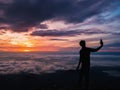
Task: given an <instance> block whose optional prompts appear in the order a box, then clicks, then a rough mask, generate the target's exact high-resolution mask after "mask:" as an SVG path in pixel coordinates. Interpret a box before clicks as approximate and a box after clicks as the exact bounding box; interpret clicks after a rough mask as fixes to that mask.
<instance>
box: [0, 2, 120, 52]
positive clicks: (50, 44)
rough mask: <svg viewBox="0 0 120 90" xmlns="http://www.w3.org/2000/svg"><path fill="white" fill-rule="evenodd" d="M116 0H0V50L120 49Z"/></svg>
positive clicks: (119, 4)
mask: <svg viewBox="0 0 120 90" xmlns="http://www.w3.org/2000/svg"><path fill="white" fill-rule="evenodd" d="M119 37H120V0H0V51H15V52H16V51H23V52H28V51H62V52H73V51H78V50H79V49H80V47H79V44H78V43H79V41H80V40H86V41H87V46H88V47H97V46H99V39H103V41H104V47H103V48H102V50H101V51H108V52H111V51H112V52H113V51H115V52H120V38H119Z"/></svg>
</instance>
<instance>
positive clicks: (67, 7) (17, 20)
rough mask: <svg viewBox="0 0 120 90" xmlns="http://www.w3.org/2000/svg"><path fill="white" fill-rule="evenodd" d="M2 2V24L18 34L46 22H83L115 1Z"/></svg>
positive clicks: (13, 0)
mask: <svg viewBox="0 0 120 90" xmlns="http://www.w3.org/2000/svg"><path fill="white" fill-rule="evenodd" d="M1 1H2V2H0V9H2V10H3V12H4V13H3V16H4V17H1V18H0V23H5V24H8V25H10V26H11V27H10V28H11V29H13V30H14V31H16V32H17V31H18V32H20V31H22V32H23V31H27V30H28V29H29V28H31V27H35V26H38V25H39V24H40V23H41V22H43V21H46V20H64V21H66V22H68V23H79V22H82V21H84V20H85V19H87V18H89V17H91V16H94V15H96V14H99V13H100V12H101V10H102V9H103V8H105V7H106V6H107V5H109V4H110V3H111V1H113V0H109V1H106V0H100V1H98V0H79V1H78V0H34V1H33V0H7V1H6V2H7V3H5V2H4V1H3V0H1ZM10 1H12V3H10ZM3 2H4V3H3ZM8 2H9V3H8Z"/></svg>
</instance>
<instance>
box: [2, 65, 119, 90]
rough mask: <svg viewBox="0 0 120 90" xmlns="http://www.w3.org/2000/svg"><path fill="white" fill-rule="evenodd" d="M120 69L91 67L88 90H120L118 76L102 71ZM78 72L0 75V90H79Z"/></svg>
mask: <svg viewBox="0 0 120 90" xmlns="http://www.w3.org/2000/svg"><path fill="white" fill-rule="evenodd" d="M114 69H115V70H120V68H109V67H92V68H91V72H90V87H89V89H90V90H120V87H119V83H120V76H118V77H113V76H110V75H108V74H107V73H104V72H103V70H114ZM78 78H79V72H78V71H75V70H63V71H56V72H55V73H44V74H41V75H36V74H27V73H21V74H14V75H0V90H81V89H80V88H79V86H78Z"/></svg>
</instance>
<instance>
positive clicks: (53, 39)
mask: <svg viewBox="0 0 120 90" xmlns="http://www.w3.org/2000/svg"><path fill="white" fill-rule="evenodd" d="M50 40H52V41H69V40H68V39H56V38H52V39H50Z"/></svg>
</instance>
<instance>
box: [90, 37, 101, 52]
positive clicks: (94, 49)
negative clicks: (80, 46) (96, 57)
mask: <svg viewBox="0 0 120 90" xmlns="http://www.w3.org/2000/svg"><path fill="white" fill-rule="evenodd" d="M102 47H103V41H102V39H101V40H100V46H99V47H97V48H90V51H91V52H97V51H98V50H100V49H101V48H102Z"/></svg>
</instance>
